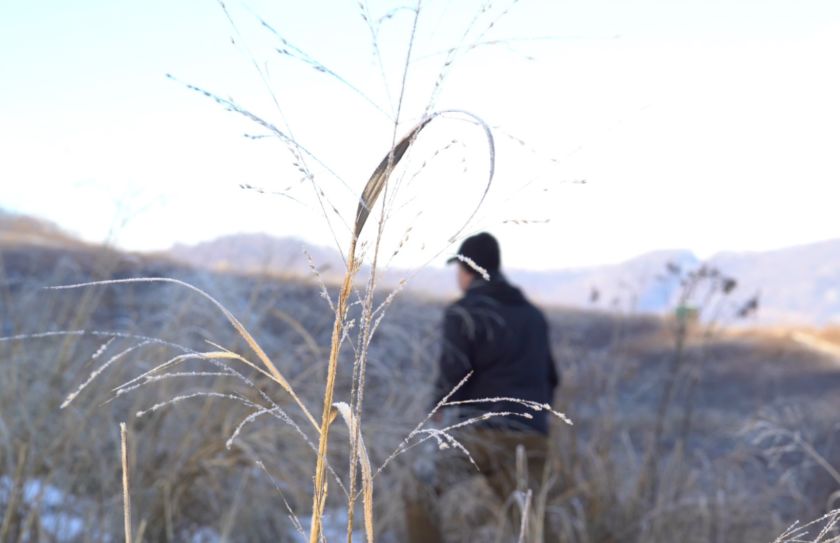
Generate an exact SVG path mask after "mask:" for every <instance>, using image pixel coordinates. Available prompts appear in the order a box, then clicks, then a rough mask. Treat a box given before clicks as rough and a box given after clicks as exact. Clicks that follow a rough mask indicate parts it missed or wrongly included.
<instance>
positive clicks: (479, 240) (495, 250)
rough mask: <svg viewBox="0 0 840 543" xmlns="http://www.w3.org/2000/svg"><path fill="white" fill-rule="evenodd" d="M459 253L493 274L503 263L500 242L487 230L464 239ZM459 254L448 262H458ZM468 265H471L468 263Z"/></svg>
mask: <svg viewBox="0 0 840 543" xmlns="http://www.w3.org/2000/svg"><path fill="white" fill-rule="evenodd" d="M458 255H459V256H463V257H466V258H469V259H470V260H472V261H473V262H475V263H476V265H477V266H479V267H481V268H484V269H485V270H487V273H489V274H490V275H491V276H492V275H496V274H497V273H498V272H499V268H500V267H501V265H502V258H501V254H500V251H499V242H498V241H496V238H494V237H493V236H492V235H490V234H488V233H487V232H482V233H480V234H476V235H474V236H470V237H468V238H467V239H465V240H464V242H463V243H462V244H461V247H460V248H459V249H458ZM459 260H460V259H459V258H458V256H453V257H452V258H450V259H449V260H447V261H446V262H447V263H449V264H451V263H452V262H458V261H459ZM467 267H469V266H468V265H467Z"/></svg>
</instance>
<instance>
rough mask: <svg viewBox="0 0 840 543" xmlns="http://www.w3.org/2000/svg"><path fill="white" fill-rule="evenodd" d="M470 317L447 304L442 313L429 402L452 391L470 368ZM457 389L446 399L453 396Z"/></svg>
mask: <svg viewBox="0 0 840 543" xmlns="http://www.w3.org/2000/svg"><path fill="white" fill-rule="evenodd" d="M470 319H471V317H470V315H469V314H468V313H467V312H466V310H464V308H462V307H460V306H451V307H449V308H447V310H446V312H445V313H444V317H443V344H442V345H441V352H440V360H439V362H438V375H437V379H436V381H435V393H434V403H433V404H432V405H433V406H435V405H437V404H438V403H439V402H440V401H441V400H442V399H443V398H444V396H446V395H447V394H449V393H450V392H452V389H453V388H455V386H456V385H458V383H460V382H461V380H462V379H463V378H464V377H466V375H467V374H468V373H469V372H470V371H472V369H473V366H472V341H471V339H470V338H471V337H472V334H470V325H471V321H470ZM473 326H474V325H473ZM459 392H460V391H459ZM459 392H456V393H455V394H454V395H453V396H452V398H450V399H457V398H458V395H459Z"/></svg>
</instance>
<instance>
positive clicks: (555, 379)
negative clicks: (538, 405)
mask: <svg viewBox="0 0 840 543" xmlns="http://www.w3.org/2000/svg"><path fill="white" fill-rule="evenodd" d="M544 322H545V336H546V337H545V343H546V349H547V352H548V383H549V385H550V386H551V392H552V394H553V393H554V391H555V390H557V387H558V386H560V382H561V381H560V373H559V372H558V371H557V361H555V360H554V355H553V354H552V352H551V330H550V329H549V327H548V320H545V321H544Z"/></svg>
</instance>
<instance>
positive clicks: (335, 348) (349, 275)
mask: <svg viewBox="0 0 840 543" xmlns="http://www.w3.org/2000/svg"><path fill="white" fill-rule="evenodd" d="M356 240H357V237H356V236H354V237H353V240H352V241H351V242H350V250H349V251H348V253H347V271H346V272H345V274H344V282H343V283H342V285H341V291H340V292H339V295H338V305H336V310H335V322H334V324H333V332H332V340H331V342H330V358H329V363H328V365H327V384H326V388H325V390H324V410H323V413H322V416H321V432H320V437H319V439H318V460H317V462H316V464H315V489H314V492H313V499H312V527H311V529H310V532H309V543H318V541H319V539H320V535H321V517H322V514H323V510H324V506H325V505H326V501H327V490H326V487H325V485H324V476H325V473H326V459H327V444H328V441H329V432H330V423H331V422H332V420H333V418H334V417H335V414H334V411H333V394H334V392H335V377H336V373H337V370H338V353H339V349H340V346H341V333H342V328H343V326H344V317H345V316H346V313H347V300H348V299H349V298H350V290H351V287H352V284H353V274H354V272H355V270H356V262H355V261H356Z"/></svg>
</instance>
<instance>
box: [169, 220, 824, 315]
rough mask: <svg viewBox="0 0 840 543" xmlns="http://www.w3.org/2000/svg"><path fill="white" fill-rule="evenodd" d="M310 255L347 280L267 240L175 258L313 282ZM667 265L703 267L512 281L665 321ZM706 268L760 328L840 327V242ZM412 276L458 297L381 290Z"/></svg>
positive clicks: (613, 268) (516, 275)
mask: <svg viewBox="0 0 840 543" xmlns="http://www.w3.org/2000/svg"><path fill="white" fill-rule="evenodd" d="M304 250H305V251H306V253H308V254H309V255H310V256H311V258H312V263H314V265H315V266H316V267H317V268H318V269H319V273H320V274H321V275H322V277H324V278H325V279H326V280H335V279H337V278H338V277H340V276H341V275H342V273H343V271H344V262H343V259H342V257H341V256H340V255H339V254H338V252H337V251H335V250H334V249H332V248H329V247H321V246H312V245H308V244H306V243H304V242H303V241H300V240H297V239H294V238H276V237H272V236H268V235H266V234H235V235H230V236H223V237H221V238H217V239H215V240H211V241H207V242H202V243H199V244H196V245H191V246H187V245H176V246H174V247H173V248H172V249H171V250H170V251H169V256H171V257H173V258H175V259H177V260H181V261H183V262H186V263H189V264H192V265H195V266H202V267H208V268H214V269H224V268H226V267H230V268H235V269H237V270H240V271H246V272H272V273H281V274H289V275H301V276H307V275H311V273H312V271H311V264H310V262H309V259H307V257H306V255H305V254H304ZM669 263H670V264H675V265H677V266H679V267H681V268H682V269H684V270H690V269H694V268H697V267H698V266H700V265H701V264H702V263H703V262H701V260H700V259H698V258H697V257H696V256H695V255H694V254H693V253H691V252H690V251H686V250H666V251H656V252H652V253H648V254H644V255H641V256H638V257H636V258H633V259H630V260H628V261H626V262H622V263H620V264H614V265H607V266H593V267H586V268H577V269H561V270H550V271H527V270H516V269H511V270H507V272H506V273H507V274H508V277H509V279H510V280H511V281H512V282H513V283H515V284H517V285H519V286H521V287H522V288H523V289H524V291H525V292H526V293H527V294H528V296H529V297H530V298H532V299H534V300H535V301H538V302H540V303H543V304H551V305H567V306H577V307H600V308H621V309H623V310H628V311H639V312H648V313H662V312H665V311H670V310H671V309H673V307H674V304H675V301H676V299H677V296H678V294H679V291H680V284H679V281H678V279H677V278H676V277H674V276H673V275H669V274H668V273H666V266H667V265H668V264H669ZM705 263H707V264H709V265H711V266H714V267H716V268H718V269H720V270H721V271H722V272H723V273H724V274H726V275H727V276H730V277H733V278H735V279H736V280H737V281H738V287H737V289H736V294H737V296H738V297H740V298H741V299H744V298H746V297H747V296H752V295H753V294H755V293H759V294H760V311H759V313H758V317H757V319H758V322H760V323H763V324H808V325H823V324H829V323H840V240H832V241H825V242H820V243H814V244H809V245H802V246H796V247H791V248H786V249H780V250H775V251H767V252H751V253H748V252H745V253H733V252H721V253H718V254H716V255H714V256H712V257H711V258H710V259H708V260H706V261H705ZM363 273H364V270H363ZM408 275H412V278H411V281H410V282H409V287H408V288H409V289H410V290H413V291H416V292H422V293H426V294H430V295H433V296H435V297H444V298H451V297H454V296H456V295H457V290H456V287H455V282H454V278H453V275H452V271H451V270H448V269H443V268H435V267H429V268H426V269H423V270H420V271H418V272H416V273H414V272H409V271H402V270H383V271H382V272H381V276H380V277H381V279H380V284H383V285H386V286H394V285H396V284H397V283H398V282H399V281H400V280H401V279H403V278H405V277H407V276H408Z"/></svg>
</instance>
